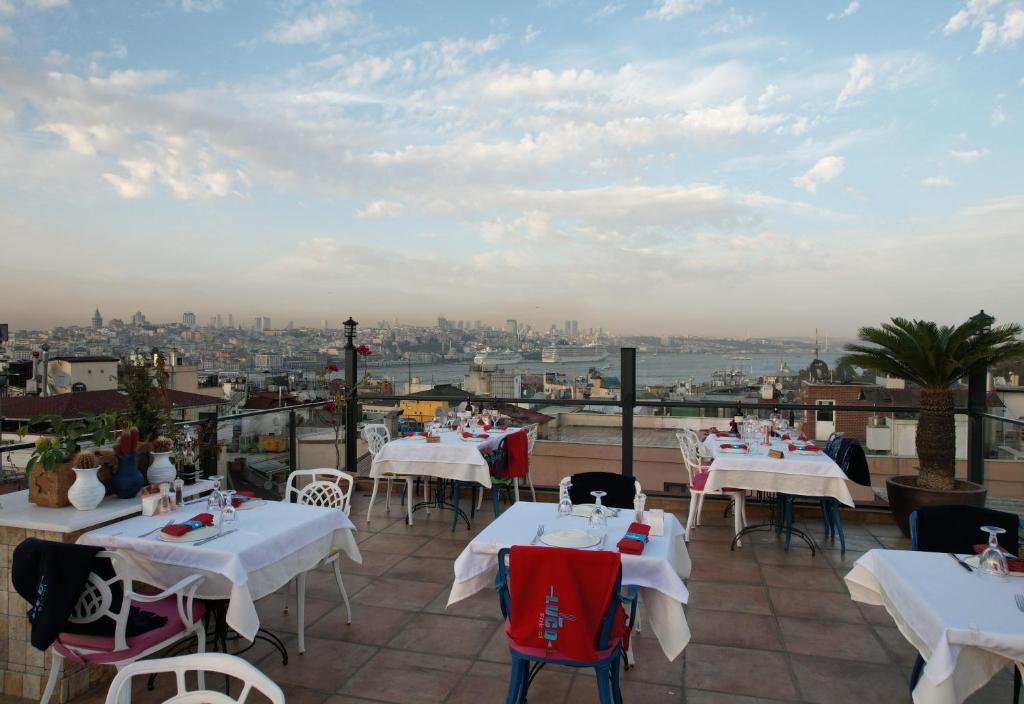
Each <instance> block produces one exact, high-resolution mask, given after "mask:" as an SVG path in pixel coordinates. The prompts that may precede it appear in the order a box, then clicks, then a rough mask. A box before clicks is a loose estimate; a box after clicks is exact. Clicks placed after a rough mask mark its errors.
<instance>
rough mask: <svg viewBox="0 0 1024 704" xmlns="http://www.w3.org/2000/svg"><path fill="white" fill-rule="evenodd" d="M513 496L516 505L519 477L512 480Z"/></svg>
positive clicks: (517, 501)
mask: <svg viewBox="0 0 1024 704" xmlns="http://www.w3.org/2000/svg"><path fill="white" fill-rule="evenodd" d="M512 487H513V489H512V490H513V496H515V500H516V503H519V477H516V478H515V479H513V480H512Z"/></svg>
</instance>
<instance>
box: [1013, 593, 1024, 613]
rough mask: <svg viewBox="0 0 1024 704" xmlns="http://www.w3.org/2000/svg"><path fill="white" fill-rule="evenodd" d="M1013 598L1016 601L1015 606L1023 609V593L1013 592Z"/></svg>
mask: <svg viewBox="0 0 1024 704" xmlns="http://www.w3.org/2000/svg"><path fill="white" fill-rule="evenodd" d="M1013 600H1014V601H1016V602H1017V608H1018V609H1019V610H1020V611H1024V594H1014V595H1013Z"/></svg>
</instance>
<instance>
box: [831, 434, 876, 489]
mask: <svg viewBox="0 0 1024 704" xmlns="http://www.w3.org/2000/svg"><path fill="white" fill-rule="evenodd" d="M835 460H836V464H838V465H839V466H840V468H842V470H843V472H845V473H846V476H847V477H849V479H850V481H852V482H856V483H857V484H860V485H861V486H871V472H870V470H869V469H868V458H867V455H866V454H864V448H863V447H862V446H861V444H860V442H859V441H858V440H857V439H856V438H843V439H842V440H841V441H840V442H839V450H838V451H836V456H835Z"/></svg>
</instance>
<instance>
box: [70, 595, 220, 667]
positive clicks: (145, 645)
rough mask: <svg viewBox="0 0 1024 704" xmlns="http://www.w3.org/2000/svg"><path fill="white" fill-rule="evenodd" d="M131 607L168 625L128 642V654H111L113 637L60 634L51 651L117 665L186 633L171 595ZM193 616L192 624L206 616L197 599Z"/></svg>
mask: <svg viewBox="0 0 1024 704" xmlns="http://www.w3.org/2000/svg"><path fill="white" fill-rule="evenodd" d="M132 603H133V605H134V606H138V607H139V608H140V609H142V610H144V611H148V612H150V613H153V614H157V615H159V616H166V617H167V623H166V624H164V625H163V626H161V627H160V628H154V629H153V630H151V631H146V632H145V633H143V634H141V635H138V636H134V637H131V638H128V639H127V641H128V649H127V650H117V651H115V650H114V636H113V635H109V636H95V635H85V634H81V633H61V634H60V636H58V637H57V640H56V641H55V642H54V644H53V648H54V650H56V651H57V652H58V653H60V654H61V655H63V656H64V657H66V658H68V659H70V660H79V659H81V660H83V661H85V662H87V663H94V664H106V663H112V662H120V661H122V660H131V659H132V658H134V657H136V656H138V655H139V654H140V653H143V652H145V651H146V650H148V649H149V648H152V647H153V646H154V645H156V644H158V643H162V642H164V641H166V640H168V639H169V638H171V637H173V636H174V635H175V634H180V633H182V632H183V631H184V630H185V626H184V625H182V623H181V618H180V617H179V616H178V599H177V597H176V596H174V595H171V596H169V597H166V598H164V599H161V600H160V601H154V602H152V603H148V602H147V603H140V602H132ZM192 613H193V616H194V620H197V621H198V620H199V619H201V618H202V617H203V614H204V613H206V606H205V605H204V604H203V602H202V601H200V600H198V599H196V600H195V601H194V602H192ZM69 648H73V649H75V650H77V649H85V650H94V651H97V652H94V653H88V654H85V655H78V654H75V653H74V651H73V650H69Z"/></svg>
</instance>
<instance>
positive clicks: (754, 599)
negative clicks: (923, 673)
mask: <svg viewBox="0 0 1024 704" xmlns="http://www.w3.org/2000/svg"><path fill="white" fill-rule="evenodd" d="M366 501H367V497H366V495H365V494H362V495H359V496H357V498H356V501H355V506H354V509H353V520H354V521H355V522H356V525H357V527H358V528H359V531H360V532H359V540H360V545H361V549H362V551H363V558H364V562H363V564H362V565H358V566H356V565H352V564H351V563H347V562H343V565H344V566H345V570H344V571H345V580H346V585H347V587H348V590H349V594H350V596H351V598H352V605H353V610H354V620H353V623H352V625H346V624H345V614H344V607H343V606H342V605H341V603H340V599H339V597H338V595H337V590H336V587H335V584H334V581H333V576H332V575H331V573H329V572H327V571H325V572H323V573H322V574H318V575H316V577H314V578H311V579H310V580H309V592H308V596H307V606H306V611H307V617H308V618H307V621H308V625H307V629H306V646H307V651H306V654H305V655H298V654H297V653H296V652H295V636H294V633H295V621H294V609H293V610H292V612H291V613H289V614H287V615H285V614H282V613H281V604H282V597H281V595H280V594H278V595H273V596H272V597H270V598H268V599H265V600H263V601H262V602H261V604H260V613H261V619H262V620H263V623H264V624H265V625H267V626H268V627H270V628H272V629H273V630H274V631H275V632H277V633H278V634H279V635H281V636H282V638H284V640H285V642H286V643H287V644H288V646H289V650H290V652H291V654H292V657H291V661H290V662H289V664H288V665H287V666H283V665H282V664H281V661H280V658H279V656H278V655H277V654H276V653H273V652H271V651H270V649H269V647H267V646H266V645H265V644H262V643H258V644H257V645H256V647H254V648H253V649H252V650H251V651H249V652H248V653H247V654H246V655H245V657H246V658H247V659H248V660H250V661H251V662H254V663H255V664H257V666H258V667H259V668H260V669H261V670H263V671H264V672H266V673H267V674H269V675H270V676H271V677H273V678H274V679H275V680H276V681H278V682H279V683H280V685H281V686H282V687H283V689H284V690H285V693H286V695H287V697H288V701H289V702H298V703H302V704H323V703H326V704H360V703H364V704H366V703H370V702H424V703H432V702H447V703H466V704H468V703H471V702H472V703H473V704H477V703H480V702H503V701H504V697H505V688H506V685H507V683H508V673H509V668H508V662H509V659H508V655H507V649H506V646H505V643H504V636H503V634H502V629H501V624H500V622H499V611H498V604H497V600H496V597H495V596H494V594H493V592H491V591H489V590H488V591H486V592H483V593H480V594H477V595H476V596H474V597H472V598H470V599H468V600H466V601H463V602H461V603H460V604H458V605H456V606H454V607H453V608H452V609H446V608H445V604H446V601H447V596H448V582H449V580H450V579H451V575H452V561H453V560H454V558H455V556H456V555H458V553H459V551H461V549H462V547H463V546H464V545H465V544H466V542H467V541H468V540H469V539H470V538H471V537H472V535H474V533H472V532H467V531H466V529H465V527H461V528H460V529H459V530H458V531H457V532H456V533H455V534H452V533H451V531H450V525H451V514H450V513H443V514H440V515H438V514H437V513H436V512H435V513H434V514H433V515H431V516H427V515H426V514H424V513H423V512H419V513H417V514H416V525H415V526H414V527H412V528H409V527H406V526H405V525H404V524H403V522H402V514H401V511H400V510H394V509H393V510H392V512H391V514H390V515H387V514H385V513H384V510H383V506H381V507H380V509H379V510H378V511H376V513H375V518H374V520H373V522H372V524H371V525H366V522H365V515H366V514H365V510H366V509H365V506H366ZM721 508H722V505H721V504H719V503H712V502H710V501H709V502H708V506H707V507H706V511H705V513H706V516H705V524H706V525H705V526H704V527H702V528H700V529H697V531H695V535H694V536H693V539H692V540H691V541H690V543H689V547H690V554H691V556H692V558H693V565H694V567H693V575H692V577H691V579H690V581H689V588H690V593H691V599H690V605H689V607H688V609H687V612H688V613H687V619H688V622H689V624H690V628H691V631H692V634H693V639H692V641H691V643H690V645H689V646H688V647H687V649H686V651H685V653H684V655H683V656H682V657H681V658H679V659H678V660H677V661H676V662H671V663H670V662H668V661H667V660H666V659H665V657H664V655H663V654H662V652H661V650H660V648H659V646H658V644H657V642H656V641H655V640H654V639H653V636H652V635H651V633H650V630H649V629H645V630H644V632H643V633H642V634H640V635H639V636H638V637H637V639H636V641H635V651H636V654H637V656H638V658H639V663H638V665H637V666H636V667H635V668H633V669H631V670H630V671H629V672H626V673H623V675H622V692H623V698H624V700H625V701H626V702H627V703H628V702H691V703H699V704H755V703H757V702H779V701H794V702H827V703H829V704H842V703H843V702H909V701H910V698H909V696H908V694H907V689H906V683H907V677H908V675H909V673H910V668H911V666H912V664H913V660H914V651H913V650H912V649H911V648H910V646H909V645H908V644H907V643H906V641H905V640H904V639H903V637H902V636H901V635H900V634H899V632H898V631H897V630H896V629H895V627H894V626H893V624H892V621H891V619H890V618H889V617H888V615H887V614H886V613H885V612H884V611H883V610H881V609H879V608H873V607H865V606H862V605H858V604H855V603H853V602H852V601H850V598H849V596H848V595H847V593H846V589H845V587H844V586H843V581H842V578H843V575H844V574H845V573H846V571H847V570H848V569H849V566H850V565H852V563H853V562H854V560H856V558H857V557H859V556H860V555H861V554H862V553H863V551H864V550H867V549H870V548H872V547H882V546H883V545H889V546H896V547H906V543H905V542H904V541H903V539H902V538H901V537H900V535H899V532H898V530H897V529H896V528H895V526H892V525H877V526H876V525H863V524H857V523H852V522H848V525H847V526H845V527H846V535H847V538H848V541H849V544H850V545H855V546H856V550H853V549H851V550H850V552H848V553H847V555H846V556H845V557H843V556H841V555H840V553H839V550H838V549H837V547H834V546H825V549H824V550H823V551H822V552H821V553H820V554H819V555H817V556H814V557H812V556H811V554H810V551H809V550H808V549H807V548H806V547H804V546H802V545H797V544H796V543H795V542H794V545H793V548H792V549H791V551H790V552H789V553H786V552H785V551H783V549H782V547H781V545H780V544H779V543H778V542H777V540H776V539H775V537H774V535H769V534H765V533H762V534H754V535H752V536H750V537H749V538H748V539H747V540H746V541H745V546H744V547H743V548H742V549H740V550H737V551H736V552H730V550H729V543H728V539H729V537H730V532H731V528H729V526H730V525H731V519H728V520H726V519H723V518H722V515H721ZM552 510H554V509H553V508H552ZM489 519H490V513H489V512H487V510H486V507H485V510H484V512H483V513H481V514H477V519H476V522H475V524H476V526H477V530H479V529H480V528H481V527H482V526H483V525H485V524H486V522H487V521H488V520H489ZM680 519H682V520H684V519H685V513H683V514H682V515H681V516H680ZM803 527H804V528H805V529H806V530H808V531H809V532H812V533H815V534H817V537H818V539H819V541H820V540H821V537H820V532H821V530H820V523H816V522H814V521H806V522H805V523H804V524H803ZM593 679H594V678H593V674H592V671H582V670H581V671H575V672H574V671H572V670H570V669H568V668H549V669H546V670H544V671H542V672H541V674H540V675H539V676H538V678H537V680H536V681H535V683H534V686H533V687H532V688H531V696H530V701H532V702H545V703H547V702H551V703H555V704H559V703H561V704H568V703H576V702H596V701H597V693H596V689H595V686H594V681H593ZM161 690H162V687H161V686H158V690H157V691H156V692H153V693H150V692H146V691H144V690H143V689H141V688H137V694H136V696H135V701H136V702H139V703H142V702H153V701H161V699H160V698H159V697H158V696H156V695H159V694H165V693H166V692H165V691H161ZM1011 692H1012V678H1011V676H1010V673H1009V672H1006V673H1001V674H1000V675H999V676H997V678H996V679H995V680H994V681H993V682H992V683H991V684H990V685H989V686H988V687H986V688H985V689H983V690H982V691H980V692H978V693H976V694H975V695H974V696H973V697H972V698H971V699H970V700H969V701H970V702H972V704H983V703H987V702H1006V701H1009V700H1010V699H1011ZM104 696H105V691H100V690H97V691H95V692H93V693H91V694H90V695H89V696H88V697H86V698H83V699H81V700H80V701H82V702H83V703H85V704H94V703H96V702H102V701H103V698H104ZM251 701H253V700H251Z"/></svg>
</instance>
